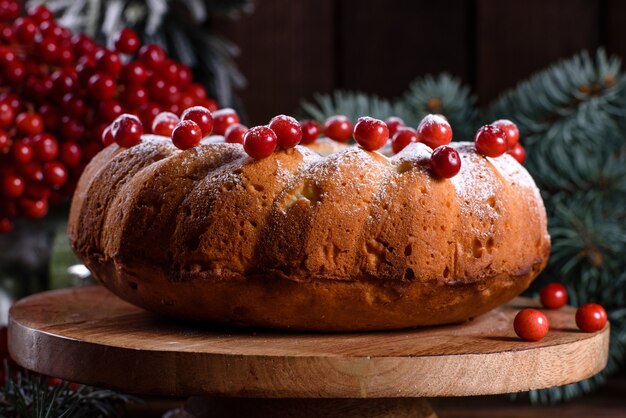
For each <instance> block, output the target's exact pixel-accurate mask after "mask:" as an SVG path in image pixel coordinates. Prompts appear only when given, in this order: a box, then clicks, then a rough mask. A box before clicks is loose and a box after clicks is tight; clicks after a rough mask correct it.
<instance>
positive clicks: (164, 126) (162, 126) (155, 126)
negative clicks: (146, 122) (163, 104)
mask: <svg viewBox="0 0 626 418" xmlns="http://www.w3.org/2000/svg"><path fill="white" fill-rule="evenodd" d="M178 122H180V118H179V117H178V116H176V115H175V114H173V113H172V112H161V113H159V114H158V115H156V117H155V118H154V120H153V121H152V133H153V134H155V135H162V136H168V137H171V136H172V132H173V131H174V128H175V127H176V125H177V124H178Z"/></svg>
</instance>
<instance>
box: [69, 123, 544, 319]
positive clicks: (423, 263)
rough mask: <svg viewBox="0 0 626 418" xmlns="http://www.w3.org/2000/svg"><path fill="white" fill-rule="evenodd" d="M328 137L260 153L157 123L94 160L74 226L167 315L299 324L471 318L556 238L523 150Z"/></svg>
mask: <svg viewBox="0 0 626 418" xmlns="http://www.w3.org/2000/svg"><path fill="white" fill-rule="evenodd" d="M324 144H325V142H324V141H321V142H318V144H317V145H315V147H317V150H318V151H320V152H321V153H322V154H325V153H328V152H330V154H329V155H320V153H318V152H316V151H313V150H311V149H309V148H307V147H304V146H296V147H295V148H291V149H287V150H279V151H276V152H274V153H273V154H272V155H271V156H269V157H268V158H263V159H259V160H255V159H252V158H250V157H249V156H248V155H246V153H245V152H244V150H243V148H242V146H241V145H239V144H229V143H223V141H222V140H221V137H211V138H208V139H204V140H203V141H202V142H201V143H200V144H199V145H198V146H196V147H193V148H190V149H187V150H184V151H182V150H179V149H178V148H176V147H174V146H173V145H172V142H171V140H169V139H168V138H165V137H159V136H154V135H144V136H143V138H142V140H141V143H140V144H139V145H136V146H134V147H132V148H120V147H118V146H117V145H115V144H113V145H110V146H108V147H106V148H105V149H104V150H103V151H101V152H100V153H99V154H98V155H97V156H96V157H95V158H94V159H93V160H92V161H91V163H90V164H89V165H88V166H87V168H86V170H85V172H84V173H83V175H82V177H81V179H80V182H79V184H78V187H77V190H76V192H75V195H74V199H73V202H72V207H71V213H70V220H69V236H70V240H71V243H72V245H73V247H74V249H75V251H76V253H77V254H78V255H79V256H80V257H81V258H82V259H83V260H84V262H85V264H86V265H87V266H88V267H89V269H90V270H91V271H92V273H93V275H94V276H95V277H96V278H97V279H98V280H99V281H100V282H101V283H102V284H104V285H105V286H106V287H107V288H109V289H110V290H111V291H112V292H114V293H115V294H116V295H118V296H120V297H121V298H123V299H125V300H127V301H129V302H131V303H133V304H135V305H138V306H141V307H143V308H145V309H147V310H150V311H154V312H158V313H161V314H165V315H169V316H173V317H179V318H186V319H192V320H203V321H211V322H219V323H231V324H238V325H245V326H261V327H273V328H284V329H296V330H320V331H321V330H323V331H357V330H382V329H394V328H404V327H414V326H425V325H436V324H446V323H455V322H460V321H465V320H467V319H468V318H472V317H475V316H477V315H480V314H482V313H484V312H486V311H488V310H490V309H492V308H494V307H496V306H498V305H500V304H503V303H505V302H507V301H508V300H510V299H512V298H513V297H515V296H516V295H518V294H519V293H520V292H522V291H523V290H524V289H526V288H527V287H528V285H529V284H530V283H531V281H532V280H533V279H534V278H535V277H536V276H537V275H538V274H539V272H540V271H541V270H542V269H543V268H544V266H545V264H546V262H547V259H548V255H549V250H550V238H549V236H548V233H547V225H546V213H545V209H544V206H543V203H542V200H541V197H540V194H539V191H538V190H537V188H536V187H535V184H534V182H533V180H532V178H531V177H530V175H529V174H528V173H527V172H526V170H525V169H524V168H523V167H522V166H521V165H520V164H519V163H518V162H517V161H515V160H514V159H513V158H512V157H511V156H509V155H506V154H504V155H502V156H500V157H497V158H490V157H485V156H483V155H480V154H478V153H477V152H476V150H475V147H474V144H472V143H468V142H453V143H451V144H450V145H451V146H452V147H453V148H455V149H456V150H457V151H458V153H459V154H460V156H461V160H462V167H461V171H460V172H459V173H458V175H456V176H454V177H452V178H450V179H439V178H437V177H435V176H433V175H432V173H430V172H429V169H428V159H429V158H430V155H431V153H432V150H431V149H430V148H429V147H427V146H426V145H424V144H421V143H412V144H410V145H409V146H407V147H406V148H405V149H403V150H402V151H401V152H399V153H398V154H396V155H393V156H390V157H388V156H385V155H383V154H381V153H378V152H370V151H366V150H364V149H363V148H361V147H358V146H346V145H341V144H336V143H335V144H334V145H332V146H331V145H330V143H326V145H327V146H325V145H324Z"/></svg>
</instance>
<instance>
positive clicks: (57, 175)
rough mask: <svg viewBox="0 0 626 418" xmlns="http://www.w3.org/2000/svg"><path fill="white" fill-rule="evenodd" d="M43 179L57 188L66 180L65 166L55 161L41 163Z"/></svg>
mask: <svg viewBox="0 0 626 418" xmlns="http://www.w3.org/2000/svg"><path fill="white" fill-rule="evenodd" d="M43 179H44V181H45V182H46V183H47V184H49V185H50V186H52V187H54V188H59V187H61V186H63V185H64V184H65V182H66V181H67V168H65V166H64V165H63V164H61V163H59V162H57V161H50V162H47V163H45V164H44V165H43Z"/></svg>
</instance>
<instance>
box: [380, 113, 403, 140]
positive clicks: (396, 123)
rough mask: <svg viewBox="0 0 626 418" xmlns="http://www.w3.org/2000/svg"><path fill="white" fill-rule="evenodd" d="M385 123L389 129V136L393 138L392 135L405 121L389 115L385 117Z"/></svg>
mask: <svg viewBox="0 0 626 418" xmlns="http://www.w3.org/2000/svg"><path fill="white" fill-rule="evenodd" d="M385 125H387V128H388V129H389V137H390V138H393V136H394V135H395V134H396V132H397V131H398V128H402V127H404V126H405V123H404V121H403V120H402V119H401V118H399V117H397V116H391V117H389V118H387V119H385Z"/></svg>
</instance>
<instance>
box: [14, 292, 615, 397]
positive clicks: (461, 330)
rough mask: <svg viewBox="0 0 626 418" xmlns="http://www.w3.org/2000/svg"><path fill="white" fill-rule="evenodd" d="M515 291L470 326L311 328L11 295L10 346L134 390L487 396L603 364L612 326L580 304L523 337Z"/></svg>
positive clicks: (27, 357) (28, 363)
mask: <svg viewBox="0 0 626 418" xmlns="http://www.w3.org/2000/svg"><path fill="white" fill-rule="evenodd" d="M529 305H534V302H533V301H531V300H529V299H522V298H518V299H516V300H514V301H512V302H511V303H509V304H507V305H505V306H503V307H501V308H498V309H495V310H493V311H492V312H490V313H488V314H485V315H483V316H481V317H479V318H477V319H475V320H473V321H469V322H467V323H464V324H459V325H451V326H443V327H432V328H422V329H416V330H403V331H394V332H378V333H353V334H305V333H285V332H274V331H267V330H264V331H259V330H258V331H253V330H244V329H224V328H217V327H211V326H206V325H200V324H193V323H188V322H187V323H183V322H179V321H172V320H167V319H164V318H161V317H158V316H156V315H154V314H151V313H148V312H146V311H143V310H141V309H139V308H137V307H134V306H132V305H130V304H128V303H126V302H123V301H121V300H120V299H118V298H117V297H116V296H114V295H112V294H111V293H109V292H108V291H106V290H105V289H104V288H102V287H99V286H94V287H83V288H73V289H67V290H61V291H53V292H46V293H42V294H38V295H34V296H31V297H29V298H26V299H24V300H22V301H20V302H18V303H17V304H15V305H14V307H13V308H12V311H11V320H10V326H9V333H10V350H11V353H12V356H13V358H14V359H15V360H16V361H17V362H18V363H19V364H21V365H22V366H24V367H26V368H28V369H31V370H35V371H38V372H41V373H44V374H48V375H53V376H58V377H61V378H64V379H67V380H72V381H76V382H80V383H87V384H91V385H95V386H102V387H110V388H115V389H119V390H122V391H126V392H134V393H143V394H166V395H180V396H189V395H221V396H247V397H269V398H271V397H274V398H287V397H294V398H368V397H369V398H381V397H436V396H464V395H484V394H496V393H506V392H515V391H523V390H528V389H533V388H541V387H548V386H553V385H561V384H565V383H569V382H574V381H578V380H582V379H584V378H586V377H589V376H591V375H593V374H595V373H597V372H598V371H600V370H601V369H602V368H603V367H604V366H605V364H606V359H607V353H608V342H609V327H608V326H607V327H606V328H605V329H604V330H603V331H600V332H598V333H593V334H588V333H582V332H580V331H578V330H577V329H576V327H575V321H574V309H573V308H571V307H565V308H563V309H560V310H555V311H547V312H546V314H547V316H548V318H549V320H550V324H551V328H552V329H551V331H550V333H549V334H548V336H547V337H546V338H545V339H544V340H542V341H541V342H535V343H531V342H524V341H521V340H519V339H518V338H517V337H516V336H515V334H514V332H513V327H512V322H513V317H514V316H515V314H516V312H517V311H518V310H519V309H520V308H522V307H526V306H529Z"/></svg>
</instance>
